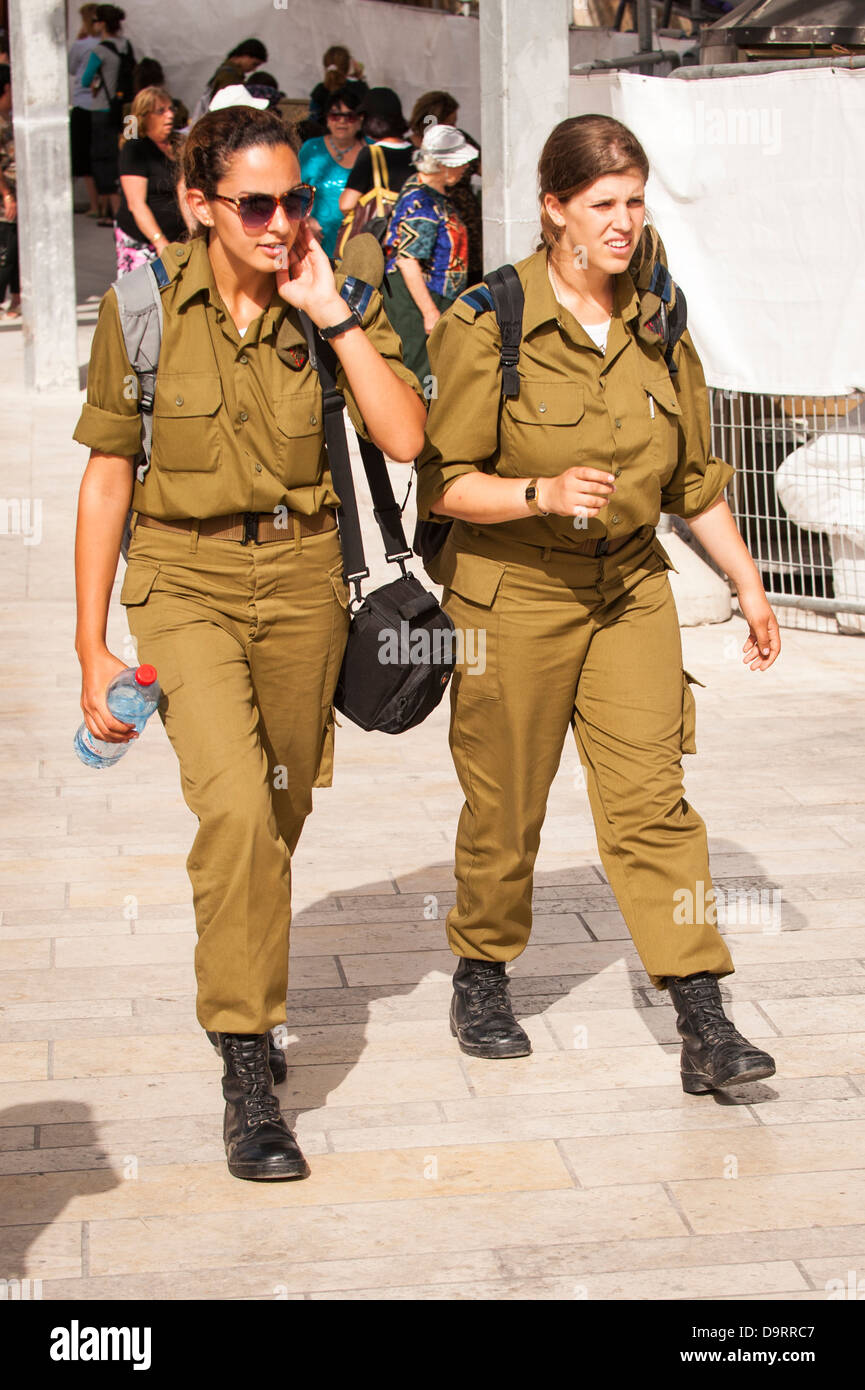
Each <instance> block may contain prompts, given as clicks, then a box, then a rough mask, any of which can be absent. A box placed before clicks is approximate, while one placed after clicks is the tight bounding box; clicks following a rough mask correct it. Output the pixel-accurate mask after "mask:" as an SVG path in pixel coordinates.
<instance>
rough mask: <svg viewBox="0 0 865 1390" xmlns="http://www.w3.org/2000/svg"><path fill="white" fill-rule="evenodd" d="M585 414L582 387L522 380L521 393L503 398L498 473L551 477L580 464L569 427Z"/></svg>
mask: <svg viewBox="0 0 865 1390" xmlns="http://www.w3.org/2000/svg"><path fill="white" fill-rule="evenodd" d="M584 413H585V396H584V391H583V388H582V387H581V386H575V385H574V384H573V383H572V382H570V381H521V382H520V394H519V395H518V396H517V397H515V398H514V399H513V400H511V399H505V402H504V409H503V411H502V449H501V464H502V466H501V467H500V469H499V471H500V472H502V473H507V474H509V475H510V476H511V477H514V478H520V477H527V476H531V475H532V474H536V473H537V474H540V475H541V476H542V477H548V478H550V477H554V476H555V475H557V474H559V473H563V472H564V470H565V469H566V468H572V467H573V466H574V465H575V464H577V463H579V462H580V460H579V458H578V450H577V443H576V440H575V438H574V436H573V434H572V433H571V428H570V427H572V426H574V425H578V424H579V422H580V421H581V420H582V418H583V414H584Z"/></svg>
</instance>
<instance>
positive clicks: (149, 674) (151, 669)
mask: <svg viewBox="0 0 865 1390" xmlns="http://www.w3.org/2000/svg"><path fill="white" fill-rule="evenodd" d="M135 680H136V682H137V683H138V685H153V682H154V681H155V680H156V667H155V666H139V668H138V670H137V671H136V672H135Z"/></svg>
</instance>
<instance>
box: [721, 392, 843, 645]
mask: <svg viewBox="0 0 865 1390" xmlns="http://www.w3.org/2000/svg"><path fill="white" fill-rule="evenodd" d="M709 399H710V409H711V420H712V452H713V453H714V454H717V455H718V456H719V457H721V458H723V459H726V460H727V461H728V462H729V463H732V464H733V465H734V466H735V468H736V475H735V478H734V479H733V481H732V482H731V484H730V488H729V491H728V500H729V502H730V507H731V509H732V511H733V514H734V516H735V517H736V520H737V523H738V525H739V529H740V531H741V532H742V535H743V536H744V538H745V541H746V544H747V546H748V549H749V550H750V552H751V554H752V555H753V557H754V560H755V562H756V564H757V568H758V570H759V571H760V573H761V576H762V579H763V583H764V585H765V587H766V592H767V594H768V597H769V600H770V602H771V603H772V604H773V606H774V607H775V609H776V612H777V613H778V620H779V622H781V623H782V624H783V625H784V626H786V627H806V628H820V629H821V630H824V631H836V630H837V631H839V632H846V633H861V634H865V392H860V393H858V394H856V395H853V396H841V397H834V396H833V397H818V398H812V399H809V398H806V397H801V396H795V397H791V396H783V397H780V396H763V395H751V394H748V393H745V392H739V391H721V390H717V389H713V390H710V392H709Z"/></svg>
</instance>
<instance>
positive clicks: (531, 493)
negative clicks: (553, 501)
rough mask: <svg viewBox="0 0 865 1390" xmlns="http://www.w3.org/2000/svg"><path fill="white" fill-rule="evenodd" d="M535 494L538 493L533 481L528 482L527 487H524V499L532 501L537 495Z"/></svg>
mask: <svg viewBox="0 0 865 1390" xmlns="http://www.w3.org/2000/svg"><path fill="white" fill-rule="evenodd" d="M537 495H538V490H537V488H536V487H535V485H534V483H529V485H528V487H527V488H526V501H527V502H534V500H535V498H536V497H537Z"/></svg>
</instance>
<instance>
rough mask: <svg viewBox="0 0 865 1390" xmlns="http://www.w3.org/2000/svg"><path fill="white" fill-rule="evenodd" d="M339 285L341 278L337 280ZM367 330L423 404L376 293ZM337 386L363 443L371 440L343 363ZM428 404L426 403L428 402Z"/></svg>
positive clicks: (365, 320) (418, 386)
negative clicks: (364, 440) (365, 440)
mask: <svg viewBox="0 0 865 1390" xmlns="http://www.w3.org/2000/svg"><path fill="white" fill-rule="evenodd" d="M337 283H339V277H337ZM363 330H364V332H365V333H366V336H367V337H368V338H369V340H370V342H371V343H372V345H373V347H374V348H375V349H376V351H377V352H378V353H380V354H381V356H382V357H383V358H384V360H385V362H386V363H387V365H388V366H389V367H390V369H391V371H392V372H393V373H394V375H395V376H398V377H399V379H400V381H405V382H407V383H408V385H409V386H410V387H411V388H412V390H413V391H414V392H415V394H416V395H417V396H418V397H419V399H420V400H421V401H424V394H423V389H422V387H421V384H420V382H419V381H418V379H417V377H416V376H415V374H414V372H412V371H410V370H409V368H408V367H407V366H406V365H405V363H404V362H403V360H402V343H401V342H400V340H399V337H398V335H397V334H396V333H395V332H394V329H393V328H392V327H391V324H390V320H389V319H388V316H387V314H386V313H385V309H384V304H383V303H382V297H381V294H380V293H379V292H378V290H376V292H375V293H374V294H373V296H372V298H371V299H370V302H369V304H368V305H367V308H366V312H365V313H364V316H363ZM336 384H337V386H338V387H339V389H340V391H342V393H343V395H344V396H345V404H346V408H347V410H348V416H349V419H350V420H351V423H352V424H353V425H354V428H355V429H356V430H357V433H358V434H359V435H360V437H361V439H369V432H368V430H367V428H366V424H365V423H364V418H363V415H362V414H361V411H360V407H359V406H358V403H357V401H356V400H355V398H354V393H353V391H352V389H351V386H350V385H349V381H348V377H347V376H346V373H345V369H344V367H343V365H342V363H341V362H340V363H339V365H338V367H337V372H336ZM424 404H426V402H425V401H424Z"/></svg>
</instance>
